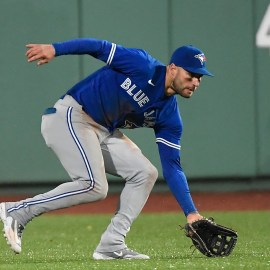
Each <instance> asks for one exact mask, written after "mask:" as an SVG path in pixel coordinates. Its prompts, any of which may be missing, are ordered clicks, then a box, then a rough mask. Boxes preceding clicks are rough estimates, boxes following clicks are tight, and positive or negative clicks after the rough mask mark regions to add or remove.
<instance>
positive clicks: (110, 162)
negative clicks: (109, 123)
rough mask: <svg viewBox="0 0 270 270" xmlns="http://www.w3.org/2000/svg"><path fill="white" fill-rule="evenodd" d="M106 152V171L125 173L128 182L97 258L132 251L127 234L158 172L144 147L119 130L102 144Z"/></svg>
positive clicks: (140, 257) (95, 256)
mask: <svg viewBox="0 0 270 270" xmlns="http://www.w3.org/2000/svg"><path fill="white" fill-rule="evenodd" d="M102 152H103V156H104V161H105V168H106V171H107V172H108V173H111V174H113V175H118V176H121V177H122V178H124V179H125V180H126V183H125V187H124V189H123V190H122V192H121V195H120V201H119V209H118V211H117V213H116V214H115V215H114V217H113V218H112V220H111V223H110V224H109V226H108V227H107V229H106V231H105V232H104V233H103V235H102V237H101V240H100V243H99V245H98V247H97V248H96V251H95V253H94V254H93V257H94V258H95V259H108V258H110V257H113V258H118V257H119V254H120V255H121V252H122V253H129V252H127V246H126V244H125V237H126V234H127V232H128V231H129V229H130V226H131V224H132V222H133V221H134V220H135V219H136V218H137V216H138V215H139V213H140V212H141V210H142V208H143V207H144V205H145V203H146V201H147V199H148V196H149V194H150V192H151V190H152V188H153V185H154V183H155V181H156V179H157V176H158V172H157V169H156V168H155V167H154V166H153V165H152V164H151V162H150V161H149V160H148V159H147V158H146V157H145V156H144V155H143V154H142V152H141V150H140V149H139V148H138V147H137V146H136V145H135V144H134V143H133V142H132V141H131V140H129V139H128V138H127V137H126V136H125V135H123V134H122V133H121V132H120V131H118V130H117V131H115V132H114V134H113V135H112V136H110V137H108V138H107V140H106V141H105V142H104V144H102ZM123 255H124V254H123ZM130 257H131V258H134V259H147V258H148V256H146V255H143V254H137V255H136V254H135V255H134V256H133V255H132V254H130Z"/></svg>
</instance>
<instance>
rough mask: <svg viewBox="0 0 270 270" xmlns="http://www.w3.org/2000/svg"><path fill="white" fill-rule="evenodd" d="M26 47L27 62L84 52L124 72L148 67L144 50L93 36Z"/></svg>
mask: <svg viewBox="0 0 270 270" xmlns="http://www.w3.org/2000/svg"><path fill="white" fill-rule="evenodd" d="M27 47H28V48H29V50H28V51H27V53H26V55H27V56H28V59H29V62H32V61H35V60H38V64H39V65H41V64H44V63H48V62H49V61H50V60H51V59H52V58H53V57H54V56H55V57H57V56H62V55H84V54H86V55H91V56H92V57H94V58H96V59H99V60H101V61H103V62H104V63H106V64H107V65H110V66H112V67H113V68H115V69H118V70H121V71H122V72H124V73H126V74H131V73H134V72H136V73H140V72H141V73H142V74H144V73H145V72H147V71H148V70H145V69H147V68H148V64H147V63H148V62H147V61H148V58H149V57H150V55H148V54H147V53H146V52H145V51H144V50H140V49H132V48H125V47H123V46H121V45H117V44H115V43H111V42H109V41H106V40H98V39H94V38H77V39H73V40H68V41H64V42H56V43H53V44H51V45H49V44H46V45H44V44H29V45H27ZM40 60H41V61H40ZM43 60H44V61H43Z"/></svg>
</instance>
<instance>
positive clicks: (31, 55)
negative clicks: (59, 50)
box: [25, 44, 55, 66]
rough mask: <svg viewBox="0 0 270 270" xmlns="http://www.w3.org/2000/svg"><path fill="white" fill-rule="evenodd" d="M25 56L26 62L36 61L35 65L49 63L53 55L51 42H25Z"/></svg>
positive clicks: (53, 50)
mask: <svg viewBox="0 0 270 270" xmlns="http://www.w3.org/2000/svg"><path fill="white" fill-rule="evenodd" d="M26 48H28V50H27V51H26V54H25V55H26V56H27V58H28V62H33V61H37V65H38V66H40V65H43V64H47V63H49V62H50V61H51V60H52V59H53V58H54V56H55V49H54V47H53V45H51V44H27V45H26Z"/></svg>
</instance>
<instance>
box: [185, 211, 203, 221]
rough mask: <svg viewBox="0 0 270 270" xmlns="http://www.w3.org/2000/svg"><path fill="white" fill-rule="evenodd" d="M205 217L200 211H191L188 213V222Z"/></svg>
mask: <svg viewBox="0 0 270 270" xmlns="http://www.w3.org/2000/svg"><path fill="white" fill-rule="evenodd" d="M203 218H204V217H203V216H201V215H200V214H199V213H190V214H188V215H187V222H188V223H192V222H194V221H197V220H200V219H203Z"/></svg>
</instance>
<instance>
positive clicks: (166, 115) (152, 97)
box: [53, 39, 196, 215]
mask: <svg viewBox="0 0 270 270" xmlns="http://www.w3.org/2000/svg"><path fill="white" fill-rule="evenodd" d="M53 46H54V48H55V52H56V56H60V55H65V54H89V55H91V56H93V57H95V58H97V59H99V60H101V61H103V62H105V63H106V65H105V66H104V67H103V68H101V69H99V70H97V71H96V72H94V73H92V74H90V75H89V76H88V77H86V78H85V79H83V80H82V81H80V82H79V83H77V84H76V85H74V86H73V87H72V88H71V89H70V90H68V91H67V94H68V95H71V96H72V97H73V98H74V99H75V100H76V101H77V102H78V103H79V104H80V105H81V106H82V107H83V109H84V111H85V112H86V113H87V114H89V115H90V116H91V117H92V118H93V119H94V120H95V121H96V122H97V123H99V124H100V125H102V126H104V127H106V128H107V129H108V130H109V131H113V130H114V129H116V128H139V127H148V128H153V129H154V131H155V136H156V142H157V144H158V148H159V154H160V159H161V164H162V169H163V176H164V178H165V179H166V181H167V183H168V185H169V187H170V189H171V191H172V193H173V194H174V196H175V197H176V199H177V201H178V203H179V204H180V206H181V207H182V209H183V211H184V213H185V214H186V215H187V214H189V213H191V212H195V211H196V208H195V206H194V204H193V201H192V199H191V196H190V192H189V188H188V184H187V180H186V176H185V174H184V172H183V170H182V168H181V164H180V137H181V133H182V120H181V117H180V113H179V109H178V105H177V100H176V97H175V96H170V97H168V96H166V95H165V91H164V90H165V75H166V66H165V65H164V64H162V63H161V62H159V61H158V60H156V59H155V58H153V57H152V56H151V55H149V54H148V53H147V52H146V51H144V50H141V49H135V48H125V47H123V46H120V45H116V44H114V43H110V42H108V41H105V40H96V39H75V40H70V41H66V42H62V43H54V44H53Z"/></svg>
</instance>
